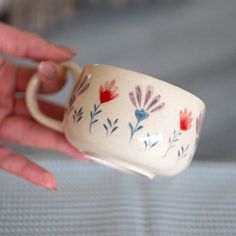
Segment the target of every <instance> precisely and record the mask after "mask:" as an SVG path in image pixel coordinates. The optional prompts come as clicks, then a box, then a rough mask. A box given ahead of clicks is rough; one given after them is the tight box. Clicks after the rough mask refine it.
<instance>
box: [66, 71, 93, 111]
mask: <svg viewBox="0 0 236 236" xmlns="http://www.w3.org/2000/svg"><path fill="white" fill-rule="evenodd" d="M90 78H91V74H90V73H88V71H87V70H86V69H84V70H83V71H82V73H81V77H80V79H79V80H78V82H77V83H76V84H75V87H74V90H73V91H72V96H71V98H70V101H69V106H68V110H67V111H68V112H71V111H72V110H73V109H74V102H75V100H76V98H77V97H78V96H79V95H80V94H82V93H83V92H85V91H86V90H87V89H88V88H89V86H90V83H89V80H90Z"/></svg>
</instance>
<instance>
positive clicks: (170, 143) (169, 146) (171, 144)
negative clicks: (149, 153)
mask: <svg viewBox="0 0 236 236" xmlns="http://www.w3.org/2000/svg"><path fill="white" fill-rule="evenodd" d="M181 134H182V133H181V132H180V130H179V131H178V132H176V133H175V134H174V136H173V138H172V139H171V142H169V145H168V148H167V149H166V151H165V153H164V155H163V156H162V157H163V158H164V157H166V155H167V153H168V152H169V151H170V149H171V148H173V147H174V146H175V145H174V142H175V140H176V138H177V136H178V135H181Z"/></svg>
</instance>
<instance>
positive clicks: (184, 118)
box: [180, 108, 193, 131]
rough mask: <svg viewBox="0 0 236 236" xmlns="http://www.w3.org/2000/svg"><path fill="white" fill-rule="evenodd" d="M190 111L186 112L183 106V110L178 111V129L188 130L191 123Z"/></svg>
mask: <svg viewBox="0 0 236 236" xmlns="http://www.w3.org/2000/svg"><path fill="white" fill-rule="evenodd" d="M191 116H192V112H188V111H187V109H186V108H185V109H184V111H182V110H181V111H180V129H181V130H183V131H186V130H189V129H190V128H191V123H192V120H193V119H192V117H191Z"/></svg>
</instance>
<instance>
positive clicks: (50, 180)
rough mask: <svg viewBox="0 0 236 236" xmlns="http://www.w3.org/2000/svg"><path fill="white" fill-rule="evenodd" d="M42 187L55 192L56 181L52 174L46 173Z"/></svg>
mask: <svg viewBox="0 0 236 236" xmlns="http://www.w3.org/2000/svg"><path fill="white" fill-rule="evenodd" d="M43 186H44V187H45V188H47V189H48V190H50V191H57V184H56V180H55V178H54V177H53V175H52V174H49V173H46V174H45V176H44V179H43Z"/></svg>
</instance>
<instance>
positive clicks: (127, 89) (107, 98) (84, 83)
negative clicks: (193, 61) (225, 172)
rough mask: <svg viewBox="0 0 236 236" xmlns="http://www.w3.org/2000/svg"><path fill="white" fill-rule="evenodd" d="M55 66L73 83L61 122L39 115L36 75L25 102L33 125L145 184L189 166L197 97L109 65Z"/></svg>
mask: <svg viewBox="0 0 236 236" xmlns="http://www.w3.org/2000/svg"><path fill="white" fill-rule="evenodd" d="M61 66H62V67H64V68H65V70H66V71H70V72H72V75H73V77H74V79H75V80H74V87H73V91H72V92H71V95H70V97H69V99H68V104H67V110H66V112H65V115H64V120H63V122H61V121H58V120H54V119H52V118H49V117H47V116H46V115H45V114H43V113H42V112H41V111H40V110H39V107H38V104H37V91H38V88H39V85H40V80H39V79H38V77H37V75H34V76H33V77H32V79H31V80H30V82H29V85H28V88H27V92H26V101H27V105H28V108H29V111H30V112H31V114H32V116H33V117H34V118H35V119H36V120H37V121H38V122H40V123H42V124H43V125H45V126H47V127H49V128H52V129H54V130H57V131H59V132H62V133H64V134H65V137H66V138H67V140H68V141H69V142H70V143H71V144H72V145H73V146H74V147H76V148H77V149H79V150H80V151H81V152H82V153H84V154H85V155H86V156H87V157H89V158H91V159H92V160H94V161H97V162H100V163H102V164H105V165H108V166H110V167H113V168H116V169H119V170H123V171H126V172H129V173H136V174H139V175H142V176H145V177H148V178H150V179H152V178H154V177H155V176H159V175H165V176H172V175H176V174H178V173H180V172H181V171H183V170H184V169H185V168H186V167H187V166H188V165H189V164H190V162H191V160H192V158H193V155H194V153H195V151H196V147H197V143H198V139H199V135H200V131H201V126H202V122H203V118H204V113H205V105H204V103H203V102H202V101H201V100H200V99H199V98H198V97H196V96H194V95H192V94H191V93H189V92H187V91H185V90H183V89H181V88H178V87H176V86H174V85H171V84H169V83H167V82H165V81H162V80H160V79H156V78H153V77H151V76H148V75H145V74H141V73H137V72H134V71H130V70H127V69H122V68H118V67H113V66H110V65H99V64H90V65H86V66H84V68H83V69H80V67H79V66H78V65H76V64H75V63H73V62H66V63H63V64H61Z"/></svg>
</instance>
